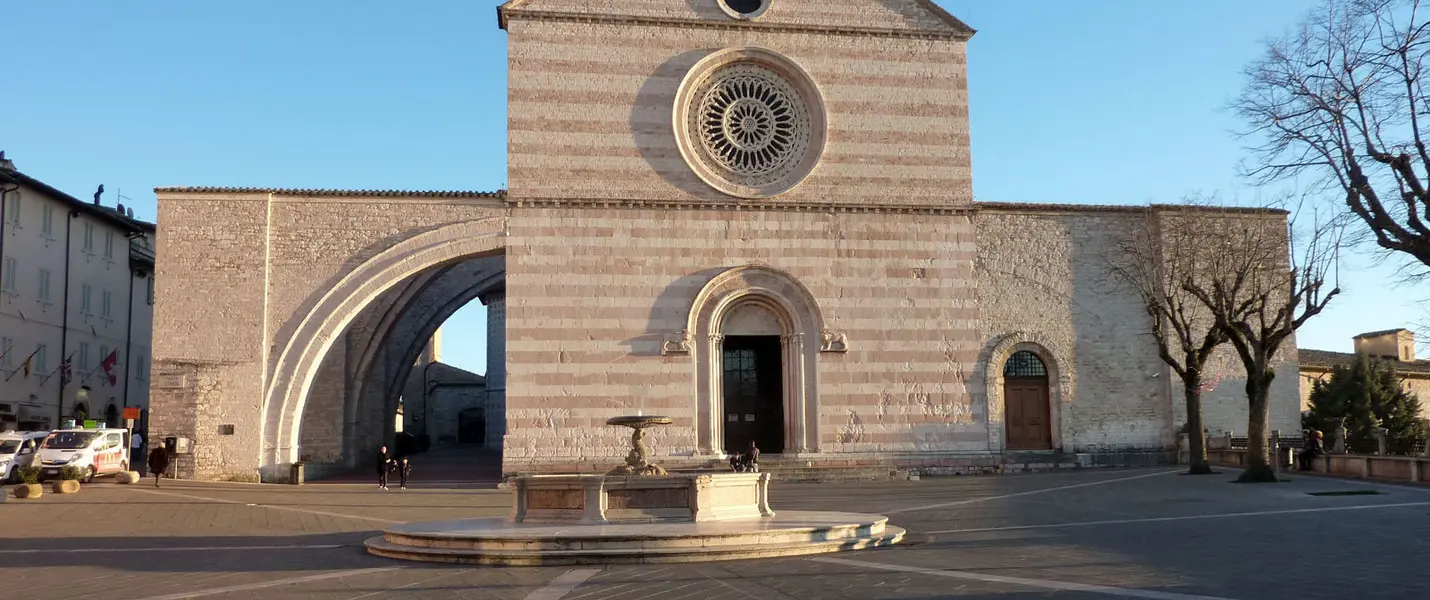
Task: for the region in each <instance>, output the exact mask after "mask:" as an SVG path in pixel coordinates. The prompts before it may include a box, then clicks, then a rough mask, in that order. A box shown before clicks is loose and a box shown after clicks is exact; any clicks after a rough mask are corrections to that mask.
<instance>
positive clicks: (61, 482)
mask: <svg viewBox="0 0 1430 600" xmlns="http://www.w3.org/2000/svg"><path fill="white" fill-rule="evenodd" d="M50 491H52V492H54V493H56V494H74V493H76V492H79V482H78V481H75V480H73V479H56V480H55V481H54V482H52V483H51V484H50Z"/></svg>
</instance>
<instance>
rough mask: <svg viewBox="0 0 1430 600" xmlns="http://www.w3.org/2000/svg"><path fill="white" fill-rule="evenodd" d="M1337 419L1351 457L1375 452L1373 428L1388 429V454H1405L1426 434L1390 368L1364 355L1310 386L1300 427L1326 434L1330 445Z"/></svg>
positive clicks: (1417, 404)
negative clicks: (1307, 407) (1342, 426)
mask: <svg viewBox="0 0 1430 600" xmlns="http://www.w3.org/2000/svg"><path fill="white" fill-rule="evenodd" d="M1338 418H1344V419H1345V425H1346V437H1347V438H1348V439H1347V443H1346V449H1347V450H1349V451H1350V452H1351V453H1353V454H1374V453H1375V451H1376V449H1377V448H1376V441H1375V430H1376V428H1378V427H1385V428H1386V429H1388V430H1390V433H1389V436H1388V438H1389V439H1388V442H1389V444H1388V445H1389V450H1390V453H1391V454H1408V453H1409V452H1410V450H1411V446H1412V445H1413V444H1414V443H1415V441H1416V440H1418V439H1422V438H1424V437H1425V435H1426V427H1425V421H1424V420H1423V419H1421V418H1420V402H1419V401H1418V400H1416V398H1415V395H1414V394H1411V393H1409V392H1406V391H1405V390H1403V389H1401V386H1400V376H1399V375H1398V374H1397V373H1396V371H1395V365H1394V364H1392V363H1389V362H1386V361H1383V360H1378V359H1374V358H1370V357H1369V356H1366V355H1364V354H1361V355H1358V356H1357V357H1356V360H1355V361H1354V362H1352V363H1351V364H1350V365H1336V367H1335V368H1334V369H1332V370H1331V375H1330V377H1327V378H1326V379H1324V380H1321V381H1317V382H1315V383H1314V384H1313V385H1312V386H1311V399H1310V411H1309V412H1308V414H1306V416H1304V417H1303V418H1302V419H1301V424H1302V426H1303V427H1305V428H1308V429H1315V430H1319V431H1322V432H1325V434H1326V442H1327V443H1328V444H1329V443H1331V442H1332V439H1333V434H1332V431H1333V430H1334V429H1335V427H1336V423H1335V420H1336V419H1338Z"/></svg>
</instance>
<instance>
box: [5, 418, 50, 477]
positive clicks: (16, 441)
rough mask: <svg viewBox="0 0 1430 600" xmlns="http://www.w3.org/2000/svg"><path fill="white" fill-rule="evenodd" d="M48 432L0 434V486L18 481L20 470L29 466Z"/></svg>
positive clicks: (9, 432) (8, 432)
mask: <svg viewBox="0 0 1430 600" xmlns="http://www.w3.org/2000/svg"><path fill="white" fill-rule="evenodd" d="M48 435H50V432H48V431H6V432H4V433H0V484H3V483H12V482H16V481H19V480H20V469H22V468H25V467H28V466H30V464H31V463H32V462H33V461H34V460H35V454H36V453H37V452H38V451H39V449H40V442H43V441H45V436H48Z"/></svg>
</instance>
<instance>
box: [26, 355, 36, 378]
mask: <svg viewBox="0 0 1430 600" xmlns="http://www.w3.org/2000/svg"><path fill="white" fill-rule="evenodd" d="M34 359H35V355H33V354H31V355H30V358H27V359H25V379H29V378H30V361H32V360H34Z"/></svg>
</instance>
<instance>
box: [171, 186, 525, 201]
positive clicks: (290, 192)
mask: <svg viewBox="0 0 1430 600" xmlns="http://www.w3.org/2000/svg"><path fill="white" fill-rule="evenodd" d="M154 193H156V194H275V195H280V196H330V197H357V198H495V199H501V198H506V190H497V191H495V192H478V191H463V190H337V189H300V188H257V187H208V186H196V187H184V186H179V187H158V188H154Z"/></svg>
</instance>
